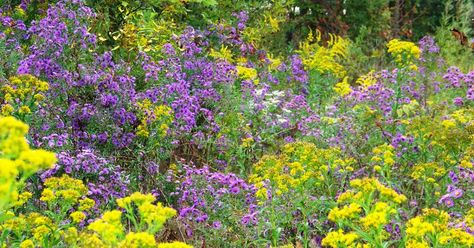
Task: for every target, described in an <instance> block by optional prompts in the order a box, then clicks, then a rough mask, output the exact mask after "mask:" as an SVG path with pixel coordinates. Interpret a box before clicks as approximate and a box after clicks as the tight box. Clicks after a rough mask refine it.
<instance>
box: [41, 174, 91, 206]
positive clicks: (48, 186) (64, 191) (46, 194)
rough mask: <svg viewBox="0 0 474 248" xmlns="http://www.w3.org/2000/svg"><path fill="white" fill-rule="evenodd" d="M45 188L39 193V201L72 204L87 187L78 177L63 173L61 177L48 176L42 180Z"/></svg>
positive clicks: (76, 201)
mask: <svg viewBox="0 0 474 248" xmlns="http://www.w3.org/2000/svg"><path fill="white" fill-rule="evenodd" d="M44 185H45V189H44V190H43V192H42V193H41V198H40V200H41V201H44V202H48V203H53V202H60V204H61V205H68V206H70V205H74V204H76V203H78V202H79V198H81V197H82V196H83V195H85V194H86V193H87V187H86V186H85V185H84V183H82V181H81V180H79V179H74V178H71V177H69V176H68V175H66V174H64V175H62V176H61V177H50V178H48V179H46V181H45V182H44Z"/></svg>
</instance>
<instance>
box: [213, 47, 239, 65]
mask: <svg viewBox="0 0 474 248" xmlns="http://www.w3.org/2000/svg"><path fill="white" fill-rule="evenodd" d="M209 56H211V57H213V58H214V59H222V60H225V61H227V62H229V63H233V62H234V58H233V55H232V51H229V49H228V48H227V46H224V44H222V45H221V48H220V49H219V51H216V50H214V49H213V48H211V52H210V53H209Z"/></svg>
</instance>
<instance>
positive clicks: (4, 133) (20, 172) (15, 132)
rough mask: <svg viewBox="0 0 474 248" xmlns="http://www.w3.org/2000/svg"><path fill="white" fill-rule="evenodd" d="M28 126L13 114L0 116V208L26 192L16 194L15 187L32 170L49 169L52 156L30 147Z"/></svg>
mask: <svg viewBox="0 0 474 248" xmlns="http://www.w3.org/2000/svg"><path fill="white" fill-rule="evenodd" d="M27 133H28V126H27V125H26V124H24V123H22V122H20V121H18V120H16V119H15V118H13V117H0V164H1V166H0V195H1V197H0V210H1V209H4V208H5V207H7V206H8V205H9V204H14V205H18V204H19V203H15V202H17V200H20V201H25V199H24V198H25V197H26V195H23V196H22V197H19V196H18V193H17V188H18V186H20V185H21V184H22V183H23V182H24V181H25V180H26V179H27V178H28V177H29V176H30V175H32V174H34V173H35V172H37V171H39V170H42V169H48V168H51V167H52V166H53V165H54V164H55V163H56V156H55V155H54V154H53V153H50V152H47V151H44V150H32V149H30V147H29V145H28V143H27V141H26V139H25V135H26V134H27Z"/></svg>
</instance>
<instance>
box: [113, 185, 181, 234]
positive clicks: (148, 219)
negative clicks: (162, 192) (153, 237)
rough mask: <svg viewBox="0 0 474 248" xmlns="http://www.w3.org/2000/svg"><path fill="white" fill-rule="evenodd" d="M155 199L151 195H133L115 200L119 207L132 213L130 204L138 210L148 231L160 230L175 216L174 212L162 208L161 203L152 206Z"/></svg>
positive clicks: (137, 193)
mask: <svg viewBox="0 0 474 248" xmlns="http://www.w3.org/2000/svg"><path fill="white" fill-rule="evenodd" d="M155 200H156V199H155V197H154V196H153V195H151V194H146V195H145V194H142V193H139V192H136V193H133V194H132V195H131V196H129V197H125V198H122V199H118V200H117V204H118V205H119V207H121V208H124V209H126V210H127V211H128V212H129V213H130V214H131V213H133V212H134V211H133V209H132V203H134V204H135V206H136V207H137V209H138V213H139V214H140V218H141V220H142V221H143V222H144V223H146V224H147V225H148V230H156V231H158V230H160V229H161V228H162V227H163V225H164V223H165V222H166V221H167V220H168V219H170V218H172V217H173V216H175V215H176V210H174V209H172V208H168V207H163V205H162V204H161V203H157V204H153V202H154V201H155Z"/></svg>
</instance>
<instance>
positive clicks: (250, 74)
mask: <svg viewBox="0 0 474 248" xmlns="http://www.w3.org/2000/svg"><path fill="white" fill-rule="evenodd" d="M235 68H236V69H237V75H238V76H239V78H241V79H243V80H250V81H252V82H253V83H254V84H255V85H258V83H259V80H258V78H257V76H258V73H257V70H256V69H255V68H249V67H245V66H240V65H238V66H236V67H235Z"/></svg>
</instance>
